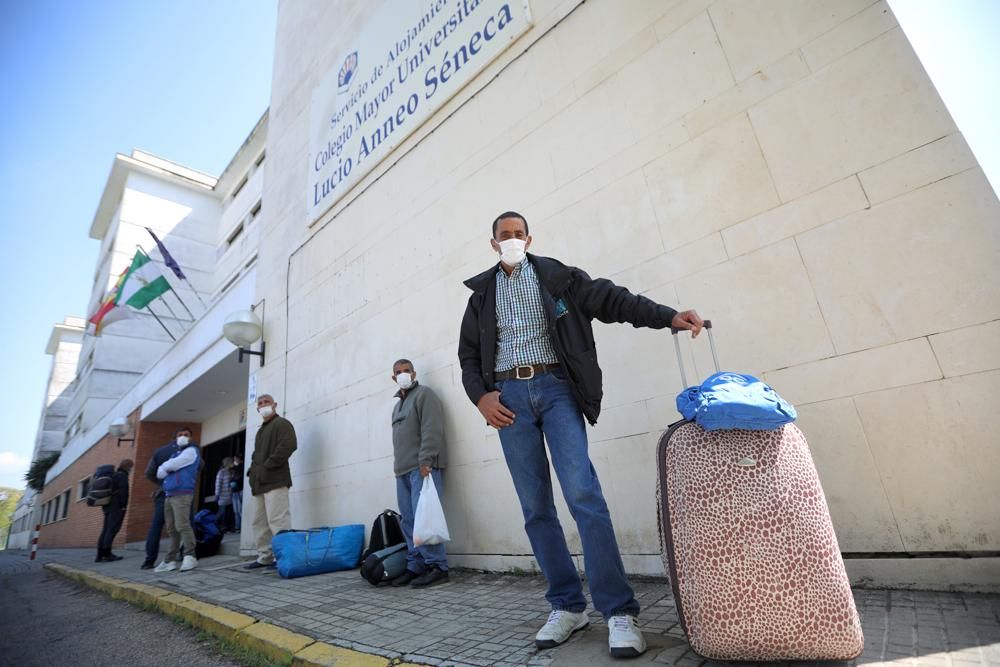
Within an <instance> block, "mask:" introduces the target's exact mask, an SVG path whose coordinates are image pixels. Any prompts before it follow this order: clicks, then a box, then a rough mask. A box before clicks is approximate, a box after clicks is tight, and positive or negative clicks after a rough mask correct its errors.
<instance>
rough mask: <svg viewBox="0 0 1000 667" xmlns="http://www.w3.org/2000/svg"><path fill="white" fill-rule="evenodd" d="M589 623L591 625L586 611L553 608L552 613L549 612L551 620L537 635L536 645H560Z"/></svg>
mask: <svg viewBox="0 0 1000 667" xmlns="http://www.w3.org/2000/svg"><path fill="white" fill-rule="evenodd" d="M588 625H590V619H589V618H587V613H586V612H580V613H575V612H572V611H563V610H562V609H553V610H552V613H551V614H549V620H547V621H546V622H545V625H543V626H542V629H541V630H539V631H538V634H537V635H535V646H537V647H538V648H553V647H555V646H559V645H560V644H562V643H563V642H564V641H566V640H567V639H569V637H570V635H572V634H573V633H574V632H576V631H577V630H583V629H584V628H585V627H587V626H588Z"/></svg>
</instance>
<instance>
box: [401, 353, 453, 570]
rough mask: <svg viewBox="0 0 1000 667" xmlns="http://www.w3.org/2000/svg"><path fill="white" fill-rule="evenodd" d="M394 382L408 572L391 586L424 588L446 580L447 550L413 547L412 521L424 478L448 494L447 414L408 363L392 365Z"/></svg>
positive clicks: (441, 547)
mask: <svg viewBox="0 0 1000 667" xmlns="http://www.w3.org/2000/svg"><path fill="white" fill-rule="evenodd" d="M392 379H393V381H394V382H395V383H396V385H397V386H398V387H399V391H398V392H396V398H398V399H399V402H398V403H396V405H395V407H393V409H392V453H393V457H394V459H393V472H394V473H395V474H396V501H397V502H398V503H399V513H400V514H401V515H402V517H403V535H404V536H405V537H406V547H407V554H406V570H405V571H404V572H403V574H401V575H399V576H398V577H396V578H395V579H393V580H392V585H393V586H397V587H399V586H412V587H413V588H425V587H427V586H433V585H434V584H439V583H442V582H444V581H447V580H448V557H447V556H446V555H445V551H444V545H443V544H424V545H421V546H419V547H417V546H414V544H413V518H414V515H415V514H416V511H417V500H418V499H419V498H420V489H421V487H422V486H423V478H424V477H426V476H427V475H431V477H432V479H433V480H434V486H436V487H437V491H438V494H439V495H440V493H441V490H442V489H443V488H444V485H443V483H442V482H443V480H442V479H441V473H442V472H443V470H444V468H445V467H446V466H447V457H446V456H445V441H444V411H443V410H442V408H441V401H440V399H438V397H437V394H435V393H434V392H433V391H431V389H430V388H429V387H426V386H424V385H421V384H418V383H417V372H416V370H414V368H413V363H412V362H411V361H410V360H409V359H400V360H399V361H397V362H396V363H394V364H393V365H392Z"/></svg>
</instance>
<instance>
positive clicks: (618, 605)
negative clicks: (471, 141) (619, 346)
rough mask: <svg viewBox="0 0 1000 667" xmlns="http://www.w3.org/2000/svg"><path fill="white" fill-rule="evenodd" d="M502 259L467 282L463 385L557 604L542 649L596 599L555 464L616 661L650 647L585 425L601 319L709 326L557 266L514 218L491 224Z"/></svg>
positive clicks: (574, 626)
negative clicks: (571, 539) (573, 546)
mask: <svg viewBox="0 0 1000 667" xmlns="http://www.w3.org/2000/svg"><path fill="white" fill-rule="evenodd" d="M490 245H491V246H492V248H493V250H494V251H495V252H497V253H499V255H500V263H499V264H497V265H495V266H493V267H491V268H490V269H488V270H487V271H485V272H483V273H481V274H479V275H478V276H475V277H473V278H470V279H469V280H467V281H465V285H466V286H467V287H469V289H471V290H472V292H473V293H472V295H471V296H470V297H469V303H468V306H467V308H466V311H465V316H464V318H463V320H462V329H461V333H460V337H459V346H458V356H459V361H460V363H461V366H462V383H463V384H464V386H465V391H466V393H467V394H468V396H469V399H470V400H471V401H472V402H473V404H475V405H476V407H478V408H479V411H480V413H482V415H483V417H484V418H485V419H486V422H487V423H488V424H489V425H490V426H493V427H494V428H497V429H499V435H500V444H501V446H502V448H503V452H504V458H505V459H506V460H507V467H508V469H509V470H510V473H511V478H512V480H513V482H514V488H515V489H516V491H517V495H518V499H519V500H520V503H521V511H522V513H523V514H524V521H525V524H524V527H525V531H526V532H527V534H528V539H529V541H530V542H531V547H532V550H533V551H534V555H535V559H536V560H537V561H538V565H539V567H540V568H541V570H542V574H544V575H545V578H546V580H547V581H548V584H549V590H548V592H547V593H546V596H545V597H546V599H547V600H548V601H549V603H550V604H551V605H552V613H551V614H549V618H548V621H547V622H546V623H545V625H544V626H543V627H542V628H541V630H539V632H538V634H537V635H536V637H535V643H536V645H537V646H538V647H539V648H551V647H554V646H558V645H559V644H562V643H563V642H565V641H566V640H567V639H569V637H570V635H572V633H573V632H575V631H577V630H581V629H583V628H585V627H586V626H587V624H588V619H587V615H586V613H585V612H586V607H587V601H586V598H585V597H584V595H583V586H582V583H581V581H580V575H579V573H578V572H577V570H576V566H575V565H574V564H573V559H572V558H571V557H570V553H569V548H568V547H567V545H566V538H565V535H564V534H563V530H562V526H561V524H560V523H559V518H558V517H557V515H556V508H555V503H554V500H553V495H552V481H551V479H550V477H549V460H548V457H547V456H546V452H545V446H544V444H543V436H544V440H545V441H547V442H548V447H549V454H550V455H551V457H552V466H553V468H555V471H556V476H557V477H558V478H559V483H560V486H561V487H562V492H563V497H564V498H565V499H566V504H567V505H568V506H569V508H570V512H571V513H572V515H573V517H574V519H575V520H576V525H577V529H578V531H579V533H580V540H581V542H582V544H583V555H584V564H585V568H586V573H587V581H588V585H589V587H590V594H591V597H592V598H593V601H594V606H595V607H596V608H597V610H598V611H599V612H601V614H602V615H603V616H604V618H605V620H606V621H607V623H608V629H609V635H608V648H609V651H610V653H611V655H612V656H614V657H623V658H624V657H634V656H637V655H640V654H642V653H643V652H644V651H645V650H646V641H645V639H644V638H643V636H642V633H641V632H640V631H639V628H638V626H637V623H636V616H637V615H638V613H639V603H638V601H637V600H636V599H635V595H634V593H633V591H632V587H631V586H630V585H629V583H628V578H627V577H626V575H625V567H624V565H623V564H622V559H621V554H620V552H619V550H618V543H617V540H616V539H615V533H614V527H613V526H612V524H611V516H610V514H609V512H608V507H607V503H606V502H605V500H604V494H603V492H602V491H601V485H600V481H599V480H598V479H597V473H596V471H595V470H594V467H593V465H592V464H591V462H590V456H589V454H588V451H587V449H588V445H587V433H586V427H585V426H584V421H583V420H584V417H586V419H587V421H589V422H590V423H591V424H594V423H596V422H597V417H598V415H599V414H600V410H601V398H602V396H603V389H602V387H601V369H600V366H598V363H597V352H596V349H595V346H594V334H593V329H592V326H591V321H592V320H593V319H594V318H595V317H596V318H597V319H599V320H601V321H602V322H609V323H610V322H629V323H631V324H632V325H634V326H636V327H650V328H653V329H663V328H666V327H670V326H673V327H676V328H678V329H686V330H691V331H692V334H693V335H695V336H697V335H698V332H699V331H701V327H702V320H701V318H700V317H699V316H698V314H697V313H696V312H695V311H693V310H688V311H685V312H682V313H678V312H677V311H675V310H674V309H672V308H669V307H667V306H662V305H659V304H657V303H655V302H653V301H651V300H649V299H647V298H645V297H642V296H638V295H635V294H632V293H631V292H629V291H628V290H627V289H625V288H623V287H618V286H616V285H615V284H614V283H612V282H611V281H609V280H605V279H597V280H594V279H592V278H591V277H590V276H588V275H587V274H586V273H585V272H584V271H582V270H580V269H578V268H575V267H571V266H566V265H565V264H563V263H561V262H559V261H558V260H554V259H550V258H547V257H537V256H534V255H529V254H527V253H526V252H525V251H526V250H527V249H528V247H529V246H530V245H531V236H530V235H529V234H528V222H527V220H525V218H524V216H522V215H521V214H519V213H515V212H513V211H508V212H506V213H502V214H501V215H500V216H499V217H498V218H497V219H496V220H494V221H493V239H492V240H491V241H490Z"/></svg>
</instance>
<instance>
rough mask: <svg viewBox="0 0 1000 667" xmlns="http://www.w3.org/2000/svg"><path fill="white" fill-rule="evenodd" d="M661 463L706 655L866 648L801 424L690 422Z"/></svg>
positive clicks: (665, 530) (668, 525) (837, 656)
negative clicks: (762, 426) (754, 426)
mask: <svg viewBox="0 0 1000 667" xmlns="http://www.w3.org/2000/svg"><path fill="white" fill-rule="evenodd" d="M706 327H707V328H708V334H709V341H710V343H711V346H712V355H713V358H714V359H715V365H716V370H717V371H718V367H719V362H718V357H717V354H716V350H715V341H714V339H713V338H712V332H711V323H710V322H707V323H706ZM676 334H677V331H676V330H675V331H674V343H675V346H676V347H677V357H678V363H680V364H682V366H681V368H682V369H683V361H682V360H681V355H680V345H679V343H678V342H677V336H676ZM682 381H683V382H684V384H685V385H686V384H687V382H686V379H684V374H683V370H682ZM657 472H658V478H657V488H656V493H657V507H658V510H659V524H660V541H661V547H662V554H663V561H664V566H665V567H666V570H667V573H668V575H669V578H670V584H671V587H672V588H673V594H674V601H675V603H676V605H677V613H678V616H679V617H680V621H681V625H682V627H683V628H684V631H685V633H686V634H687V637H688V641H689V642H690V644H691V648H692V650H694V652H695V653H697V654H698V655H700V656H702V657H705V658H709V659H713V660H739V661H751V660H753V661H771V660H850V659H852V658H855V657H857V656H858V655H860V654H861V651H862V649H863V648H864V637H863V635H862V632H861V622H860V619H859V618H858V613H857V610H856V608H855V605H854V598H853V596H852V594H851V587H850V583H849V581H848V579H847V573H846V572H845V570H844V562H843V560H842V558H841V555H840V548H839V546H838V545H837V537H836V535H835V534H834V531H833V524H832V522H831V521H830V512H829V510H828V508H827V505H826V499H825V497H824V496H823V489H822V487H821V486H820V481H819V476H818V475H817V474H816V468H815V466H814V465H813V461H812V456H811V455H810V453H809V445H808V444H807V443H806V439H805V436H804V435H803V434H802V431H800V430H799V429H798V427H796V426H795V425H794V424H787V425H785V426H784V427H782V428H780V429H778V430H773V431H749V430H719V431H705V430H704V429H703V428H702V427H701V426H699V425H698V424H697V423H695V422H693V421H680V422H677V423H675V424H672V425H671V426H670V427H669V428H668V430H667V431H666V433H664V434H663V436H662V437H661V438H660V442H659V446H658V451H657Z"/></svg>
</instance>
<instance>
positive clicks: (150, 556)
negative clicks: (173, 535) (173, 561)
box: [146, 492, 166, 563]
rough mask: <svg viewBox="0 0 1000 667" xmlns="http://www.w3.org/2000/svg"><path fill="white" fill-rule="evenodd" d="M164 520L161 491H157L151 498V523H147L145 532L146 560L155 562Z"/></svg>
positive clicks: (158, 552) (158, 551)
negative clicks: (147, 526) (147, 527)
mask: <svg viewBox="0 0 1000 667" xmlns="http://www.w3.org/2000/svg"><path fill="white" fill-rule="evenodd" d="M164 523H166V520H165V519H164V517H163V493H162V492H160V493H157V494H156V497H155V498H154V499H153V523H151V524H150V525H149V532H148V533H146V562H147V563H155V562H156V557H157V556H158V555H159V554H160V536H161V535H162V534H163V524H164Z"/></svg>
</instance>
